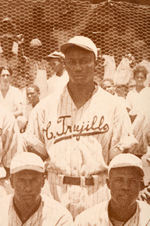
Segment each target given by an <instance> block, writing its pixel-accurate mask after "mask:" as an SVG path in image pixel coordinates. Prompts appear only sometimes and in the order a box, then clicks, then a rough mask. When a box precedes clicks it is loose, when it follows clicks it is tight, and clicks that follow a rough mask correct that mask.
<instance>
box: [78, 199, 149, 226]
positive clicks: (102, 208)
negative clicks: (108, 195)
mask: <svg viewBox="0 0 150 226" xmlns="http://www.w3.org/2000/svg"><path fill="white" fill-rule="evenodd" d="M137 203H138V207H137V210H136V212H135V214H134V215H133V216H132V217H131V218H130V219H129V220H128V221H127V222H121V221H116V220H113V219H112V220H110V219H109V216H108V201H107V202H103V203H100V204H98V205H96V206H94V207H92V208H90V209H87V210H86V211H84V212H83V213H81V214H80V215H79V216H77V218H76V221H75V226H87V225H88V226H101V225H103V226H113V225H120V226H121V225H124V226H133V225H135V226H140V225H143V226H148V225H150V216H149V211H150V206H149V205H148V204H146V203H145V202H142V201H138V202H137ZM112 222H113V223H112Z"/></svg>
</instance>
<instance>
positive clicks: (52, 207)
mask: <svg viewBox="0 0 150 226" xmlns="http://www.w3.org/2000/svg"><path fill="white" fill-rule="evenodd" d="M42 200H43V202H44V207H45V211H46V212H48V213H50V214H51V215H53V216H57V217H61V216H65V215H67V216H68V217H70V218H72V216H71V214H70V212H69V211H68V210H67V209H66V208H65V207H64V206H63V205H62V204H61V203H60V202H58V201H56V200H54V199H53V198H50V197H48V196H47V195H42Z"/></svg>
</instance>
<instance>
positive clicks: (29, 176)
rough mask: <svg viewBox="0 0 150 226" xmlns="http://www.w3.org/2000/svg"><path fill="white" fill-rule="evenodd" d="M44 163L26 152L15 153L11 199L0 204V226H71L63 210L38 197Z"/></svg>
mask: <svg viewBox="0 0 150 226" xmlns="http://www.w3.org/2000/svg"><path fill="white" fill-rule="evenodd" d="M44 172H45V168H44V162H43V161H42V159H41V158H40V157H39V156H37V155H35V154H33V153H28V152H22V153H17V154H16V155H15V156H14V158H13V159H12V162H11V166H10V180H11V185H12V187H13V189H14V195H11V196H8V197H5V199H1V201H0V208H1V213H0V225H5V226H7V225H11V226H31V225H34V226H48V225H51V226H62V225H64V226H65V225H66V226H71V225H72V216H71V214H70V213H69V211H67V210H66V209H65V208H64V207H63V206H61V205H60V204H59V203H57V202H56V201H54V200H53V199H49V198H48V197H46V196H41V189H42V187H43V185H44Z"/></svg>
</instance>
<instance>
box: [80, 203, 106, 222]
mask: <svg viewBox="0 0 150 226" xmlns="http://www.w3.org/2000/svg"><path fill="white" fill-rule="evenodd" d="M107 207H108V201H104V202H101V203H99V204H97V205H95V206H93V207H90V208H88V209H86V210H84V211H83V212H81V213H80V214H79V215H78V216H77V217H76V220H75V222H76V224H77V225H78V223H82V222H84V225H88V223H94V222H96V221H97V220H98V219H100V218H101V217H102V216H104V214H105V213H107ZM90 225H91V224H90Z"/></svg>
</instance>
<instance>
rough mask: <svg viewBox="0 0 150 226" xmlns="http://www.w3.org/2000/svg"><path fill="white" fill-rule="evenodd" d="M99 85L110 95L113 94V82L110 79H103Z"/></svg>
mask: <svg viewBox="0 0 150 226" xmlns="http://www.w3.org/2000/svg"><path fill="white" fill-rule="evenodd" d="M101 87H102V88H103V89H104V90H106V91H107V92H109V93H111V94H112V95H115V88H114V82H113V80H112V79H103V80H102V82H101Z"/></svg>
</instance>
